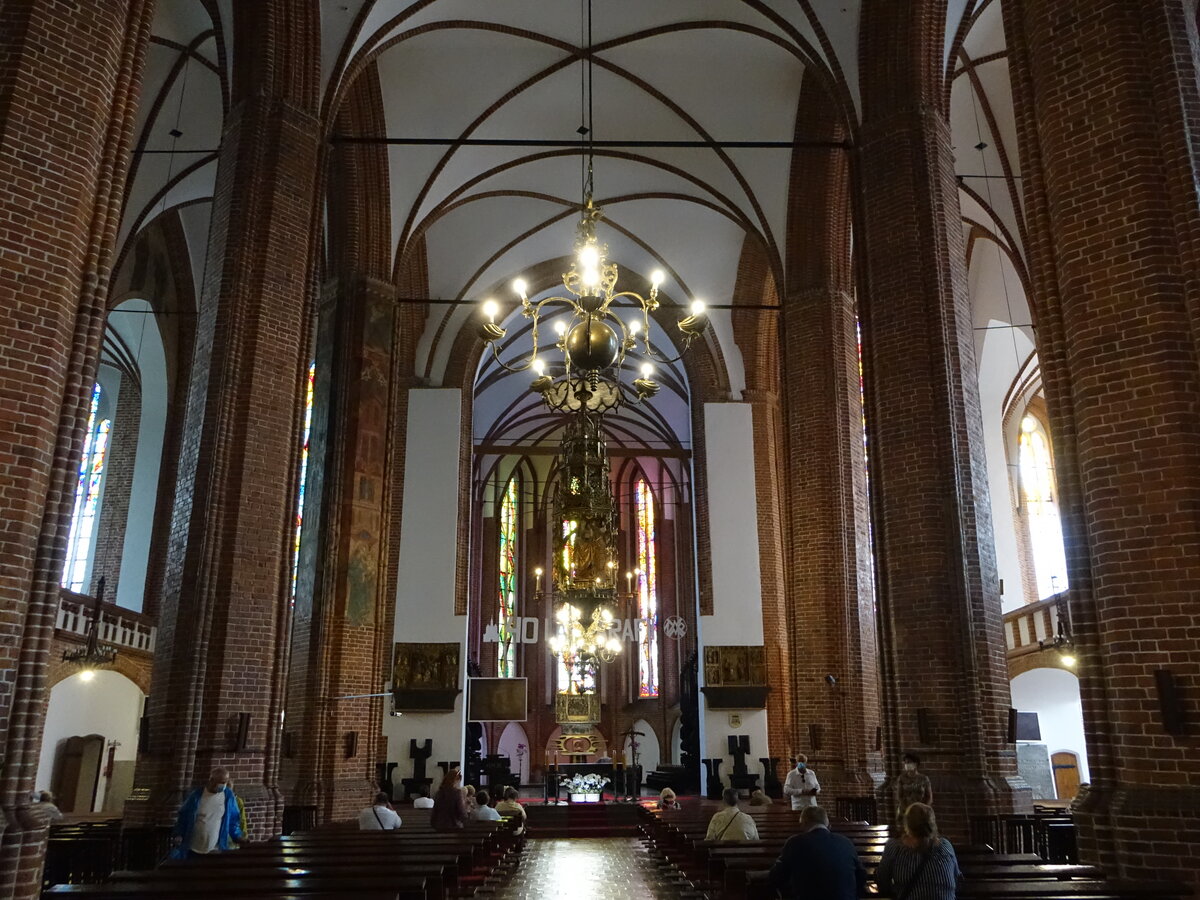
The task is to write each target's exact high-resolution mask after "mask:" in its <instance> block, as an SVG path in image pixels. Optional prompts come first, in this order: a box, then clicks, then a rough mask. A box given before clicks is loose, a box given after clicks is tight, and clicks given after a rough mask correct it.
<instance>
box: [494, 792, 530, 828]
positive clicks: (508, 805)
mask: <svg viewBox="0 0 1200 900" xmlns="http://www.w3.org/2000/svg"><path fill="white" fill-rule="evenodd" d="M517 796H518V795H517V789H516V788H515V787H512V786H511V785H510V786H509V787H506V788H505V789H504V799H503V800H501V801H500V802H499V803H497V804H496V812H498V813H500V815H502V816H504V817H505V818H506V819H507V818H509V817H512V818H514V819H516V820H517V827H516V830H515V831H514V832H513V833H514V834H524V833H525V818H526V816H525V807H523V806H522V805H521V804H520V803H518V802H517Z"/></svg>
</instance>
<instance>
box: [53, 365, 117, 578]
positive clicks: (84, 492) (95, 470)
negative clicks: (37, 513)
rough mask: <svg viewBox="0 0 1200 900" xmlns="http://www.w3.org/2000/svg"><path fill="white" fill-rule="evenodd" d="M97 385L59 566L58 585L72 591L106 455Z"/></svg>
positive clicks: (88, 540)
mask: <svg viewBox="0 0 1200 900" xmlns="http://www.w3.org/2000/svg"><path fill="white" fill-rule="evenodd" d="M99 412H100V385H99V384H97V385H95V386H94V387H93V388H92V404H91V407H90V408H89V411H88V423H87V434H86V435H84V438H83V453H82V455H81V457H80V460H79V478H78V480H77V481H76V483H75V508H74V510H72V513H71V530H70V532H69V533H68V535H67V558H66V565H65V566H64V567H63V576H62V586H63V587H65V588H67V589H68V590H72V591H82V590H84V579H85V578H86V576H87V567H88V560H89V559H90V558H91V553H92V536H93V534H94V533H95V529H96V512H97V507H98V506H99V505H100V485H101V484H102V483H103V479H104V463H105V461H106V457H107V454H108V438H109V430H110V428H111V426H112V422H111V421H110V420H108V419H99V420H97V419H98V416H99Z"/></svg>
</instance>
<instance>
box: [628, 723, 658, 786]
mask: <svg viewBox="0 0 1200 900" xmlns="http://www.w3.org/2000/svg"><path fill="white" fill-rule="evenodd" d="M633 730H634V731H640V732H642V736H641V737H640V738H638V739H637V740H638V765H640V766H641V767H642V778H643V779H644V778H645V777H646V776H647V775H649V774H650V773H651V772H653V771H654V770H655V769H657V768H658V766H659V764H660V763H661V762H662V750H661V749H660V748H659V743H658V733H657V732H655V730H654V729H653V728H651V727H650V723H649V722H647V721H646V720H645V719H638V720H637V721H636V722H634V723H633ZM632 742H633V738H632V736H630V737H627V738H625V762H626V764H628V765H632V764H633V743H632Z"/></svg>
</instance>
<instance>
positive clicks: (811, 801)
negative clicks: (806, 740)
mask: <svg viewBox="0 0 1200 900" xmlns="http://www.w3.org/2000/svg"><path fill="white" fill-rule="evenodd" d="M783 793H784V795H785V796H788V797H791V798H792V809H804V808H805V807H806V806H816V805H817V794H819V793H821V784H820V782H818V781H817V774H816V772H814V771H813V770H812V769H810V768H809V767H808V757H807V756H805V755H804V754H803V753H801V754H799V755H798V756H797V757H796V768H794V769H792V771H790V772H788V774H787V778H786V779H784V782H783Z"/></svg>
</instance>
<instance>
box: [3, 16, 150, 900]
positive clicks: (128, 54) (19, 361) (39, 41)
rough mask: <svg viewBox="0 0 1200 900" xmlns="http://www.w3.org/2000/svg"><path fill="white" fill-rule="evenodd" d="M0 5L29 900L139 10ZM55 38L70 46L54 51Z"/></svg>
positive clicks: (6, 589)
mask: <svg viewBox="0 0 1200 900" xmlns="http://www.w3.org/2000/svg"><path fill="white" fill-rule="evenodd" d="M105 9H106V13H105V15H102V16H99V15H96V11H95V9H94V8H93V6H91V5H89V4H69V3H61V2H49V0H14V2H6V3H5V4H4V5H3V6H2V7H0V184H3V185H4V186H5V189H4V191H3V192H2V193H0V258H2V259H3V264H2V265H0V395H3V397H4V398H5V401H4V404H3V410H2V411H0V418H2V420H3V427H0V485H3V487H2V488H0V519H2V520H3V522H4V527H3V529H0V559H3V560H4V565H3V568H2V571H0V742H2V743H3V749H2V753H3V757H4V768H3V774H2V777H0V806H2V808H3V815H2V816H0V830H2V831H3V847H2V848H0V897H4V898H9V897H37V896H38V893H39V889H40V881H41V879H40V872H41V864H42V857H43V853H44V849H45V839H46V831H45V828H44V827H41V826H42V823H41V822H39V821H37V820H35V819H32V818H31V817H29V816H28V815H27V813H26V810H27V808H28V807H27V804H28V794H29V791H30V790H31V789H32V788H33V787H34V783H33V780H34V776H35V774H36V771H37V765H38V752H39V749H40V742H41V731H42V723H43V718H44V713H45V701H46V697H47V694H48V686H47V666H48V662H49V654H50V647H51V641H52V638H53V634H54V621H55V616H56V613H57V610H58V597H59V588H58V581H59V577H60V576H61V574H62V565H63V554H64V548H65V545H66V537H67V531H68V529H69V527H70V514H71V504H72V501H73V499H74V484H75V478H76V476H77V474H78V467H79V448H80V446H81V445H82V442H83V432H84V429H85V427H86V422H87V410H88V402H89V399H90V396H91V393H92V385H93V383H94V379H95V374H96V364H97V360H98V358H99V350H100V338H101V334H102V331H103V327H104V309H105V307H104V300H105V293H106V291H107V288H108V279H109V265H110V262H111V257H112V248H113V243H114V240H115V235H116V229H117V222H118V218H119V213H120V200H121V196H122V193H123V190H124V184H125V172H126V169H127V166H128V155H129V146H130V139H131V135H132V131H133V124H134V117H135V114H136V98H137V93H138V88H139V83H140V78H141V70H142V63H143V60H144V55H145V48H146V42H147V40H148V38H149V28H150V21H151V17H152V14H153V9H152V3H149V2H143V0H110V2H108V3H106V5H105ZM63 35H70V37H71V40H70V41H65V40H63V37H62V36H63Z"/></svg>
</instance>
